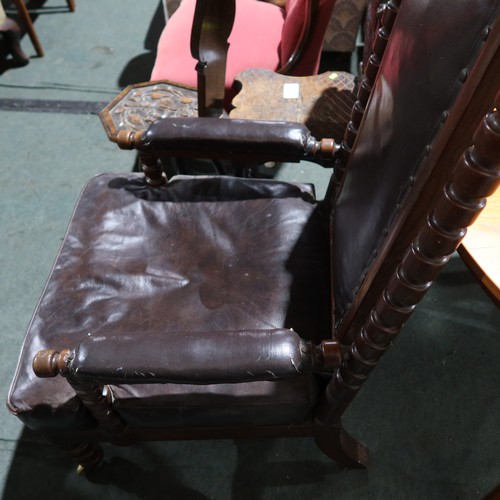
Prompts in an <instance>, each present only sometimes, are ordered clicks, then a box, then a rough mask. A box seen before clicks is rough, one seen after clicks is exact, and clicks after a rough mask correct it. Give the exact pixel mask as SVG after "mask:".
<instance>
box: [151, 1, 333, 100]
mask: <svg viewBox="0 0 500 500" xmlns="http://www.w3.org/2000/svg"><path fill="white" fill-rule="evenodd" d="M311 1H312V0H287V3H286V7H285V9H282V8H280V7H278V6H276V5H273V4H271V3H267V2H261V1H258V0H237V1H236V15H235V20H234V25H233V30H232V32H231V35H230V37H229V43H230V46H229V52H228V57H227V68H226V78H225V82H226V91H228V90H229V89H231V87H232V85H233V82H234V77H235V76H236V75H237V74H238V73H240V72H241V71H243V70H246V69H250V68H262V69H270V70H272V71H277V70H279V69H280V68H283V67H284V66H285V65H286V63H287V62H288V60H289V58H290V56H291V55H292V54H293V53H294V52H295V50H296V49H297V47H298V45H299V44H300V43H301V34H302V32H303V30H304V28H305V23H306V22H307V21H305V20H306V19H307V16H308V12H309V10H310V2H311ZM195 5H196V0H183V1H182V2H181V4H180V6H179V8H178V9H177V11H175V13H174V14H173V15H172V16H171V17H170V19H169V21H168V23H167V25H166V27H165V29H164V30H163V33H162V35H161V37H160V40H159V43H158V51H157V56H156V62H155V65H154V68H153V72H152V75H151V80H153V81H154V80H171V81H174V82H177V83H181V84H184V85H188V86H192V87H196V86H197V74H196V69H195V67H196V64H197V61H196V60H195V59H194V58H193V57H192V56H191V50H190V37H191V26H192V24H193V17H194V11H195ZM334 5H335V1H334V0H320V1H319V5H318V11H317V12H316V14H315V21H314V23H313V27H314V28H313V30H312V32H311V34H310V36H309V37H308V39H307V42H306V44H307V45H306V48H305V50H304V51H303V54H302V55H301V56H300V58H299V59H298V61H297V63H296V64H294V66H293V69H292V70H291V71H290V72H289V73H290V74H292V75H295V76H306V75H313V74H316V73H317V72H318V67H319V59H320V55H321V47H322V43H323V38H324V34H325V30H326V26H327V23H328V19H329V18H330V15H331V12H332V10H333V7H334ZM302 41H303V40H302Z"/></svg>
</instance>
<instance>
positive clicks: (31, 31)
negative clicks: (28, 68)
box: [13, 0, 75, 57]
mask: <svg viewBox="0 0 500 500" xmlns="http://www.w3.org/2000/svg"><path fill="white" fill-rule="evenodd" d="M13 2H14V3H15V5H16V8H17V12H18V13H19V17H20V18H21V19H22V22H23V24H24V25H25V26H26V30H27V31H28V35H29V37H30V39H31V42H32V43H33V46H34V47H35V51H36V54H37V56H38V57H43V55H44V52H43V48H42V44H41V43H40V40H39V38H38V35H37V33H36V31H35V27H34V25H33V21H32V20H31V16H30V14H29V12H28V9H27V7H26V3H25V2H24V0H13ZM66 3H67V4H68V8H69V10H70V11H71V12H73V11H74V10H75V0H66Z"/></svg>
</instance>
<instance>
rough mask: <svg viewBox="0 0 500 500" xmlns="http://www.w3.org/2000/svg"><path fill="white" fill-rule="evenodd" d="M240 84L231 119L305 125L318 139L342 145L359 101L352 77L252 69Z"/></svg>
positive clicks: (241, 76)
mask: <svg viewBox="0 0 500 500" xmlns="http://www.w3.org/2000/svg"><path fill="white" fill-rule="evenodd" d="M236 81H237V82H238V83H239V84H241V90H240V92H238V94H236V96H235V97H234V99H233V100H232V105H233V106H234V109H233V110H231V112H230V113H229V117H230V118H236V119H247V120H277V121H279V120H283V121H289V122H297V123H304V124H305V125H307V127H308V128H309V130H310V131H311V133H312V134H313V135H314V137H316V138H317V139H323V138H325V137H333V138H334V139H335V140H336V141H338V142H339V143H340V141H341V140H342V138H343V136H344V132H345V128H346V125H347V123H348V122H349V120H350V117H351V111H352V107H353V105H354V103H355V101H356V94H355V90H354V86H355V85H354V76H353V75H351V74H349V73H343V72H337V71H336V72H334V71H330V72H327V73H323V74H321V75H314V76H301V77H293V76H288V75H281V74H279V73H276V72H274V71H270V70H265V69H249V70H247V71H243V72H242V73H240V74H238V75H237V76H236Z"/></svg>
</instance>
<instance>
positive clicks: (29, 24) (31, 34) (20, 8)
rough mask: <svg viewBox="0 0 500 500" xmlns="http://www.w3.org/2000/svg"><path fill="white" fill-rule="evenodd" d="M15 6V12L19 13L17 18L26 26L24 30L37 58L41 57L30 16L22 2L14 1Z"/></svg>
mask: <svg viewBox="0 0 500 500" xmlns="http://www.w3.org/2000/svg"><path fill="white" fill-rule="evenodd" d="M14 3H15V4H16V7H17V11H18V12H19V16H20V17H21V18H22V20H23V22H24V24H25V25H26V29H27V30H28V35H29V37H30V38H31V42H32V43H33V46H34V47H35V51H36V54H37V56H38V57H43V55H44V52H43V49H42V44H41V43H40V40H39V39H38V35H37V34H36V31H35V27H34V26H33V22H32V21H31V16H30V14H29V12H28V9H27V8H26V4H25V3H24V0H14Z"/></svg>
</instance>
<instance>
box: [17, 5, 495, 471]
mask: <svg viewBox="0 0 500 500" xmlns="http://www.w3.org/2000/svg"><path fill="white" fill-rule="evenodd" d="M472 6H474V8H475V11H474V12H475V15H474V16H470V8H471V7H472ZM445 13H446V15H444V14H445ZM385 16H387V17H390V21H391V24H392V25H393V27H392V31H391V36H390V37H389V39H384V36H383V35H384V32H381V33H379V39H378V40H377V41H376V43H378V44H385V45H386V48H385V52H384V57H383V59H382V60H381V61H374V62H376V63H377V65H378V66H379V68H378V71H377V75H376V77H375V78H374V80H373V82H372V87H373V88H372V90H371V93H370V98H369V100H368V102H367V103H365V104H364V103H362V102H360V104H359V105H358V106H357V107H356V109H355V111H354V113H353V117H354V119H353V121H352V123H351V125H350V127H349V130H348V132H347V134H346V137H347V139H346V140H345V141H344V143H343V145H342V146H341V149H340V151H339V150H338V148H336V147H335V146H334V144H332V141H329V140H322V141H317V140H316V139H315V138H313V137H312V136H311V135H310V133H309V132H308V130H307V128H306V127H305V126H304V125H299V124H293V123H287V122H254V121H250V120H241V121H240V120H213V119H211V118H167V119H162V120H158V121H157V122H155V123H153V124H152V125H151V126H150V127H149V129H148V131H147V132H146V133H142V132H140V133H137V132H134V131H129V132H127V131H121V132H120V133H119V134H118V137H117V140H118V142H119V144H120V145H121V146H122V147H135V148H137V149H138V151H139V152H140V154H141V155H142V156H143V157H144V158H145V162H146V163H148V164H149V165H150V166H151V168H150V169H149V170H147V171H146V174H147V175H146V176H145V177H144V176H142V175H140V174H103V175H100V176H97V177H95V178H94V179H92V180H91V181H90V182H89V183H88V184H87V186H86V187H85V189H84V191H83V193H82V195H81V197H80V199H79V201H78V204H77V207H76V209H75V211H74V213H73V216H72V219H71V222H70V225H69V229H68V232H67V234H66V237H65V239H64V241H63V243H62V246H61V250H60V252H59V254H58V257H57V260H56V262H55V265H54V268H53V270H52V272H51V275H50V277H49V280H48V282H47V285H46V287H45V289H44V291H43V294H42V297H41V299H40V301H39V303H38V305H37V308H36V310H35V313H34V315H33V319H32V322H31V324H30V326H29V328H28V332H27V334H26V337H25V340H24V344H23V347H22V351H21V356H20V360H19V365H18V368H17V371H16V374H15V377H14V380H13V382H12V386H11V390H10V392H9V398H8V405H9V409H10V410H11V412H12V413H14V414H15V415H17V416H18V417H19V418H20V419H22V421H23V422H25V424H26V425H28V426H29V427H31V428H32V429H35V430H37V431H39V432H42V433H44V434H45V435H46V436H47V437H48V438H49V439H50V440H52V441H53V442H54V443H57V444H58V445H59V446H61V447H62V448H63V449H65V450H67V451H68V453H69V454H70V455H71V456H72V457H73V458H74V459H75V460H76V461H77V462H78V463H79V464H80V465H81V466H82V467H83V468H84V469H89V468H91V467H93V466H95V465H96V464H98V463H99V462H100V461H101V460H102V449H101V447H100V445H99V443H100V442H112V443H118V444H132V443H134V442H136V441H141V440H159V439H202V438H229V437H235V436H242V437H243V436H245V437H250V436H277V435H281V436H312V437H314V439H315V441H316V443H317V444H318V447H319V448H320V449H321V450H322V451H324V452H325V453H326V454H327V455H328V456H330V457H331V458H332V459H334V460H336V461H338V462H339V463H340V464H342V465H344V466H349V467H362V466H365V465H366V464H367V459H368V454H367V449H366V448H365V447H364V446H363V445H361V444H359V443H358V442H356V441H355V440H354V439H353V438H352V437H350V436H349V435H348V434H347V433H346V432H345V431H344V429H343V428H342V415H343V414H344V412H345V410H346V408H348V406H349V404H350V402H351V401H352V399H353V397H354V396H355V395H356V393H357V391H358V390H359V389H360V388H361V387H362V385H363V383H364V381H365V380H366V379H367V377H368V375H369V374H370V372H371V371H372V370H373V368H374V367H375V366H376V365H377V364H378V361H379V359H380V358H381V356H382V355H383V354H384V352H385V351H386V350H387V349H388V347H389V346H390V345H392V343H393V341H394V340H395V338H396V337H397V335H398V333H399V332H400V330H401V328H402V327H403V324H404V323H405V322H406V321H407V319H408V318H409V317H410V315H411V314H412V312H413V310H414V309H415V307H416V305H417V304H418V302H419V301H420V300H421V299H422V297H423V296H424V294H425V293H426V291H427V290H428V289H429V287H430V286H431V284H432V282H433V280H434V279H435V278H436V276H437V274H438V273H439V271H440V270H441V269H442V268H443V266H445V264H446V262H447V261H448V259H449V257H450V255H451V254H452V253H453V252H454V250H455V249H456V247H457V246H458V244H459V243H460V241H461V239H462V238H463V236H464V234H465V232H466V228H467V226H468V225H470V224H471V223H472V221H473V220H474V218H475V217H476V215H477V214H478V213H479V212H480V211H481V209H482V208H483V206H484V204H485V199H486V197H487V196H488V195H490V194H491V193H492V192H493V191H494V189H495V188H496V186H497V185H498V183H499V179H500V116H499V111H498V107H499V105H500V94H498V89H499V86H500V85H499V83H500V64H498V62H499V54H500V52H499V51H500V2H498V1H497V0H485V1H483V2H481V4H480V5H479V6H478V4H477V2H472V1H469V0H464V1H463V2H460V5H457V6H455V7H454V8H453V9H451V10H450V9H449V2H448V1H447V0H434V1H433V2H427V1H424V0H412V1H405V0H401V1H400V0H390V1H389V3H388V7H387V12H386V14H385ZM450 32H454V33H460V37H459V38H457V37H450V36H449V33H450ZM430 55H432V57H430ZM367 76H369V75H368V72H367ZM495 96H496V98H495ZM495 99H496V100H495ZM361 115H362V117H360V116H361ZM358 118H359V121H356V120H357V119H358ZM166 152H167V153H168V154H176V155H180V156H185V157H187V158H192V157H197V156H202V157H227V158H233V159H240V158H248V157H251V158H253V159H256V160H258V159H261V158H263V157H265V158H273V159H276V160H287V161H299V160H301V159H303V158H309V159H313V160H314V161H317V162H318V163H320V164H321V163H322V162H323V159H324V158H328V159H331V158H332V156H334V155H335V156H339V160H338V161H339V162H345V164H344V165H342V167H343V168H341V169H340V171H339V173H338V174H337V175H335V176H333V177H332V178H333V180H332V183H331V185H330V189H329V192H328V194H327V197H326V198H325V200H323V201H317V200H315V198H314V194H313V189H312V188H311V186H310V185H307V184H293V183H286V182H278V181H270V180H262V179H241V178H234V177H229V176H212V177H201V178H200V177H186V176H181V177H177V178H173V179H170V180H169V181H168V182H167V181H166V179H165V177H164V175H163V174H162V172H161V169H159V168H154V167H155V165H156V164H155V162H154V161H153V160H154V158H157V157H159V156H161V155H162V154H165V153H166ZM330 163H331V162H330ZM335 168H340V167H339V165H336V167H335ZM394 348H395V349H397V344H396V346H395V347H394ZM381 369H383V367H381ZM464 369H466V367H464ZM471 369H472V367H471ZM474 369H480V368H478V367H474ZM390 404H392V405H397V401H391V402H390ZM366 418H367V419H369V418H370V416H369V415H367V417H366Z"/></svg>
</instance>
